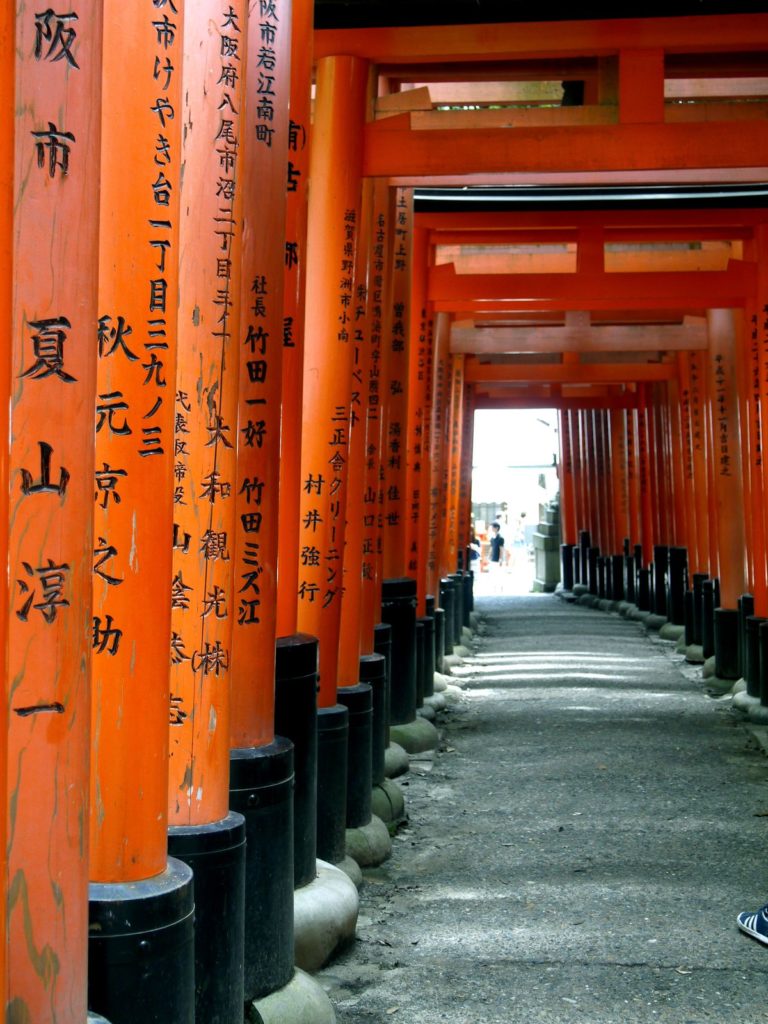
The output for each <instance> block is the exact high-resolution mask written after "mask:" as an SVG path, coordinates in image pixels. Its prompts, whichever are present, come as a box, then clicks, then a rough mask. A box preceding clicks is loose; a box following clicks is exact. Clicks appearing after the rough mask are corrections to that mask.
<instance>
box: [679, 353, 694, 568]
mask: <svg viewBox="0 0 768 1024" xmlns="http://www.w3.org/2000/svg"><path fill="white" fill-rule="evenodd" d="M677 379H678V387H677V397H678V419H679V434H680V438H679V457H680V464H681V465H680V481H681V487H680V494H681V500H682V502H683V503H684V505H685V526H686V536H685V544H686V547H687V549H688V565H689V567H690V566H691V565H692V564H694V563H695V562H696V558H697V556H696V550H697V547H696V546H697V530H698V525H697V521H696V500H695V495H694V480H693V426H692V420H691V383H690V373H689V367H688V358H687V355H686V353H684V352H679V353H678V356H677Z"/></svg>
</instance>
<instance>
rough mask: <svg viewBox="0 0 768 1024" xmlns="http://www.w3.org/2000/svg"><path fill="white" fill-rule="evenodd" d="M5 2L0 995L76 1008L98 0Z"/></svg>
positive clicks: (86, 692)
mask: <svg viewBox="0 0 768 1024" xmlns="http://www.w3.org/2000/svg"><path fill="white" fill-rule="evenodd" d="M13 6H14V7H15V8H16V14H15V18H14V19H12V20H13V21H15V40H11V39H6V40H5V45H6V53H5V60H7V61H10V63H11V65H12V67H13V66H14V64H15V82H16V92H15V106H16V119H15V130H14V132H12V133H11V135H10V136H6V137H5V138H4V140H3V142H4V146H5V147H6V150H5V152H4V154H3V156H2V160H3V162H4V163H5V161H8V165H6V167H5V168H4V173H3V177H4V179H5V178H6V174H5V171H6V170H7V172H8V173H7V179H8V180H9V181H10V179H11V177H12V178H13V182H14V195H13V212H12V218H13V219H12V224H8V225H7V226H8V227H9V229H10V232H9V237H7V238H5V239H4V240H3V246H4V248H5V246H6V245H8V246H9V247H10V249H11V259H12V265H13V270H14V285H13V292H12V298H11V316H10V321H9V323H7V324H6V325H5V327H6V329H7V328H10V364H11V365H10V374H11V391H10V395H9V394H8V393H7V392H6V394H5V396H4V402H5V403H8V402H9V398H10V460H9V470H8V477H9V492H8V494H7V495H4V500H5V501H6V502H7V505H6V508H5V510H4V512H3V515H4V516H5V517H6V518H7V521H8V524H9V536H8V565H7V576H8V579H7V581H6V582H4V584H3V586H6V585H8V586H9V594H8V606H7V614H8V620H7V624H6V625H7V635H8V663H7V666H6V668H7V672H8V675H7V679H8V680H9V681H10V684H9V687H8V691H7V693H6V700H7V702H8V723H7V724H8V750H7V753H8V760H7V764H8V778H7V782H8V794H9V796H10V799H11V801H12V807H11V812H12V813H11V818H10V824H11V827H10V829H9V833H8V844H7V851H6V855H7V861H6V874H7V883H8V890H7V906H6V915H7V929H8V932H7V943H6V946H7V950H8V954H7V955H8V978H7V979H6V981H8V980H9V985H10V987H9V990H7V991H6V996H7V998H8V1000H9V1003H8V1005H9V1013H11V1014H12V1015H13V1016H15V1017H17V1018H18V1019H19V1020H21V1019H24V1020H29V1021H33V1020H34V1021H37V1020H40V1021H42V1020H50V1019H52V1017H55V1018H56V1019H64V1018H65V1017H67V1018H70V1017H71V1018H72V1019H76V1018H77V1019H85V1015H86V999H85V985H84V983H83V978H84V977H85V973H86V955H85V952H86V939H87V852H88V843H87V836H86V835H84V830H85V829H86V828H87V824H86V823H87V818H88V774H89V769H88V764H89V735H90V729H89V718H90V687H89V666H90V660H91V650H90V637H91V625H92V621H91V585H90V584H91V557H90V552H91V548H92V542H91V538H92V523H91V511H92V485H93V468H94V444H93V420H92V415H91V412H92V408H93V401H94V396H95V393H96V350H95V345H94V336H93V331H94V325H95V324H96V320H97V296H96V280H97V277H98V225H99V210H98V199H97V198H95V197H96V196H97V194H98V193H97V190H96V189H95V188H94V187H93V183H94V181H98V176H99V150H100V130H99V116H98V112H99V108H100V89H101V87H100V78H101V34H102V23H101V6H100V5H99V4H95V3H92V2H88V0H75V2H74V3H73V4H71V5H67V6H66V7H58V8H56V9H54V8H45V9H42V10H40V9H38V8H36V7H34V6H24V5H21V6H19V5H13ZM43 6H44V5H41V7H43ZM11 162H12V164H13V174H11V168H10V166H9V165H10V163H11ZM4 226H6V225H5V224H4ZM5 442H7V439H4V443H5Z"/></svg>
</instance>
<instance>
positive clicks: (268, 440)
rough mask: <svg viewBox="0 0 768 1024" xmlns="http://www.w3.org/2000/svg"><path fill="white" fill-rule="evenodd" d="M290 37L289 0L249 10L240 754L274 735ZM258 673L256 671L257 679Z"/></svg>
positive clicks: (235, 693)
mask: <svg viewBox="0 0 768 1024" xmlns="http://www.w3.org/2000/svg"><path fill="white" fill-rule="evenodd" d="M290 36H291V5H290V2H289V0H258V3H257V4H253V5H251V8H250V16H249V19H248V66H247V79H246V89H245V102H246V104H247V106H246V118H247V119H246V120H244V121H243V124H244V126H245V125H247V128H245V127H244V132H243V138H242V148H243V176H242V202H243V207H242V208H243V218H244V223H243V246H242V279H241V286H240V316H241V319H240V325H239V339H238V348H239V364H240V382H239V395H238V424H237V436H238V453H237V480H236V487H235V491H236V493H235V503H236V516H235V522H234V532H235V542H234V546H233V558H234V562H235V564H234V594H233V598H234V601H233V614H234V622H233V631H234V632H233V639H232V651H233V656H232V657H233V670H232V688H233V689H232V699H233V709H232V710H233V714H232V730H231V735H230V741H231V743H232V745H233V746H238V747H239V746H253V745H258V744H259V743H262V742H269V741H270V740H271V738H272V720H273V710H272V709H273V703H272V702H273V690H274V656H275V654H274V652H275V619H276V611H275V608H276V586H277V537H278V482H279V475H280V473H279V467H280V396H281V392H282V357H283V349H284V346H285V344H286V325H285V319H284V315H283V289H284V278H285V272H286V269H285V268H286V266H287V264H286V255H287V250H286V249H284V247H283V240H284V238H285V209H286V184H285V180H286V166H287V163H288V153H289V138H290V131H289V123H288V122H289V118H288V108H289V98H290ZM297 144H298V143H297ZM289 334H290V332H289ZM287 340H288V341H289V342H290V341H291V337H290V336H289V337H288V339H287ZM254 672H258V678H257V679H254Z"/></svg>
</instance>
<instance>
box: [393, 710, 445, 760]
mask: <svg viewBox="0 0 768 1024" xmlns="http://www.w3.org/2000/svg"><path fill="white" fill-rule="evenodd" d="M389 735H390V736H391V737H392V742H393V743H399V744H400V746H401V747H402V748H403V749H404V750H406V751H407V752H408V753H409V754H420V753H422V752H423V751H424V750H434V749H435V747H437V745H438V743H439V742H440V734H439V732H438V731H437V729H436V728H435V726H434V725H432V723H431V722H428V721H427V720H426V718H420V717H419V716H418V715H417V716H416V718H415V719H414V720H413V721H412V722H406V723H405V724H404V725H391V726H390V727H389Z"/></svg>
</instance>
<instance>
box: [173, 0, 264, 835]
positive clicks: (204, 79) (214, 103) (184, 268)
mask: <svg viewBox="0 0 768 1024" xmlns="http://www.w3.org/2000/svg"><path fill="white" fill-rule="evenodd" d="M211 24H215V25H217V27H218V29H219V31H218V32H216V33H209V32H208V26H209V25H211ZM244 28H245V19H244V10H243V4H242V3H235V4H232V5H231V7H230V13H229V14H228V15H227V16H225V17H224V16H222V13H221V8H220V4H218V3H217V0H210V2H208V3H198V4H197V5H196V6H195V7H193V8H191V9H190V10H188V12H187V16H186V19H185V27H184V35H185V47H184V66H183V80H184V107H183V112H184V118H183V120H184V123H185V124H187V125H189V127H188V128H187V131H186V132H185V135H184V140H183V148H182V157H183V161H184V179H183V185H182V192H181V195H182V204H181V216H180V237H179V251H178V259H179V323H178V331H177V338H178V342H177V344H178V368H177V373H176V388H175V403H176V409H175V424H174V426H175V430H174V464H173V474H174V475H173V479H174V493H175V495H176V498H177V500H176V502H175V505H174V531H175V536H174V550H173V579H174V588H175V591H176V597H175V599H174V600H173V602H172V603H173V609H172V614H171V629H172V643H171V695H172V696H171V700H172V706H171V720H170V745H169V753H170V779H169V790H168V796H169V804H168V806H169V822H170V824H172V825H192V824H195V825H200V824H204V823H209V822H214V821H218V820H220V819H222V818H224V816H225V815H226V813H227V810H228V806H229V715H230V707H229V705H230V701H229V691H230V672H231V669H232V626H233V613H232V612H233V606H234V605H235V602H234V600H233V596H234V595H233V578H232V577H233V568H234V560H233V558H232V555H233V553H234V541H235V538H234V532H235V495H234V493H233V491H234V488H235V470H236V458H235V456H236V451H237V385H238V355H239V348H240V345H239V344H238V342H239V338H240V329H239V311H240V303H239V301H238V299H239V289H240V273H239V271H240V196H239V193H238V186H239V180H238V179H239V173H238V172H239V167H238V152H239V149H240V116H241V115H240V110H241V107H242V98H243V89H242V79H241V77H240V74H239V67H238V65H237V64H234V63H233V60H232V58H231V57H229V58H228V57H226V56H222V44H221V36H223V37H224V38H226V39H228V40H231V41H232V42H231V43H230V44H229V47H230V48H232V47H233V46H234V47H236V48H237V50H238V55H240V54H239V51H240V50H241V49H242V50H243V51H244V44H243V42H242V37H243V30H244ZM220 33H221V35H220ZM228 68H230V69H232V68H234V70H227V69H228Z"/></svg>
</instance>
